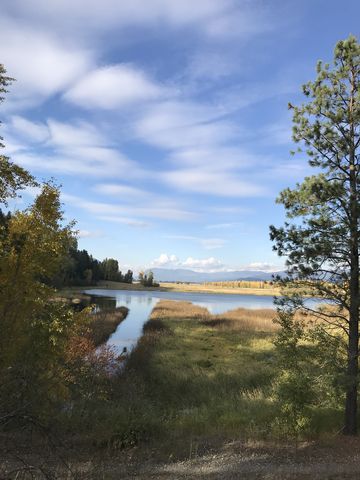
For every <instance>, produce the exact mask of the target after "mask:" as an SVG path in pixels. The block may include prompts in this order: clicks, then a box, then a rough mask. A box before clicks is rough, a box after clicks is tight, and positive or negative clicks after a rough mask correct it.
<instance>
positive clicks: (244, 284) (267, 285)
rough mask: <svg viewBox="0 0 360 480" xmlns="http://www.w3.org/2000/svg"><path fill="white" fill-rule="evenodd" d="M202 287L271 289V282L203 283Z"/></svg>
mask: <svg viewBox="0 0 360 480" xmlns="http://www.w3.org/2000/svg"><path fill="white" fill-rule="evenodd" d="M203 285H208V286H212V287H226V288H272V287H273V282H271V281H270V282H268V281H266V280H264V281H263V280H260V281H259V280H238V281H228V282H204V284H203Z"/></svg>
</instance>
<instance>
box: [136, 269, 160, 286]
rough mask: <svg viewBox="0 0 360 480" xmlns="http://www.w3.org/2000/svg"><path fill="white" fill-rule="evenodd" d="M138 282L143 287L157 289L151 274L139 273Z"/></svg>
mask: <svg viewBox="0 0 360 480" xmlns="http://www.w3.org/2000/svg"><path fill="white" fill-rule="evenodd" d="M139 282H140V284H141V285H143V286H144V287H159V286H160V285H159V283H157V282H155V279H154V274H153V272H151V271H150V272H148V273H144V272H140V273H139Z"/></svg>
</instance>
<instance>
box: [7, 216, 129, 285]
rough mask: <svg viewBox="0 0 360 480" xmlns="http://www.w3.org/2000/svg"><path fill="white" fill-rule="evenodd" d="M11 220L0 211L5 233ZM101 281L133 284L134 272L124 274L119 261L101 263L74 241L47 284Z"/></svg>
mask: <svg viewBox="0 0 360 480" xmlns="http://www.w3.org/2000/svg"><path fill="white" fill-rule="evenodd" d="M10 219H11V213H10V212H8V213H7V214H4V212H3V211H2V210H1V209H0V226H4V227H5V231H6V229H7V225H8V222H9V220H10ZM100 280H109V281H114V282H124V283H132V282H133V272H132V271H131V270H128V271H127V272H126V273H124V274H123V273H122V272H121V271H120V269H119V263H118V261H117V260H115V259H113V258H105V260H103V261H100V260H97V259H96V258H94V257H93V256H92V255H90V254H89V253H88V252H87V250H79V249H78V245H77V241H76V240H75V239H74V241H73V245H71V247H70V248H69V250H68V253H67V256H66V257H64V260H63V264H62V268H61V269H60V271H59V272H58V273H57V274H56V276H55V277H53V278H52V279H51V280H50V281H47V282H46V283H49V284H50V285H51V286H53V287H56V288H61V287H66V286H75V285H76V286H88V285H95V284H96V283H97V282H99V281H100Z"/></svg>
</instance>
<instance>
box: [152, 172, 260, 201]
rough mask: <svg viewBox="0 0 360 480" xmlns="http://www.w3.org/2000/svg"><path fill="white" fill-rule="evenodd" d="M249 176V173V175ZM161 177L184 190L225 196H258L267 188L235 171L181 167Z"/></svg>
mask: <svg viewBox="0 0 360 480" xmlns="http://www.w3.org/2000/svg"><path fill="white" fill-rule="evenodd" d="M247 177H249V175H247ZM161 178H162V179H163V180H164V181H165V182H166V183H167V184H169V185H171V186H173V187H175V188H177V189H179V190H184V191H192V192H196V193H202V194H207V195H218V196H223V197H256V196H263V195H266V194H267V193H268V192H267V188H266V187H264V186H263V185H257V184H255V183H253V182H252V181H250V180H248V179H247V178H246V177H244V176H242V177H240V176H239V175H237V174H236V173H234V172H226V171H225V172H221V171H216V170H215V171H206V170H205V169H195V168H193V169H181V170H172V171H168V172H164V173H163V174H162V176H161Z"/></svg>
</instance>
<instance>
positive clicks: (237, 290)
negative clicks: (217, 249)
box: [57, 280, 280, 297]
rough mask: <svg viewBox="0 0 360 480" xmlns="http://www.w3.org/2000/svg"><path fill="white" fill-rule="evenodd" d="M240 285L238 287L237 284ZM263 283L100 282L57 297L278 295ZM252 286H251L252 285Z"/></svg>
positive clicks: (272, 288)
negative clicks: (99, 292)
mask: <svg viewBox="0 0 360 480" xmlns="http://www.w3.org/2000/svg"><path fill="white" fill-rule="evenodd" d="M239 283H240V284H242V286H238V285H237V284H239ZM261 283H263V284H264V283H265V282H213V283H180V282H160V287H144V286H143V285H141V284H140V283H138V282H134V283H122V282H111V281H108V280H102V281H100V282H98V284H97V285H96V286H93V285H92V286H89V287H67V288H64V289H61V290H59V292H58V293H57V296H62V297H69V296H70V297H73V296H74V295H80V294H81V292H83V291H84V290H86V289H96V288H102V289H109V290H136V291H144V290H145V291H146V290H148V291H160V292H194V293H229V294H233V295H269V296H276V295H280V289H279V288H277V287H274V286H273V285H270V284H267V286H266V288H264V287H262V286H261ZM252 284H253V285H252Z"/></svg>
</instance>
